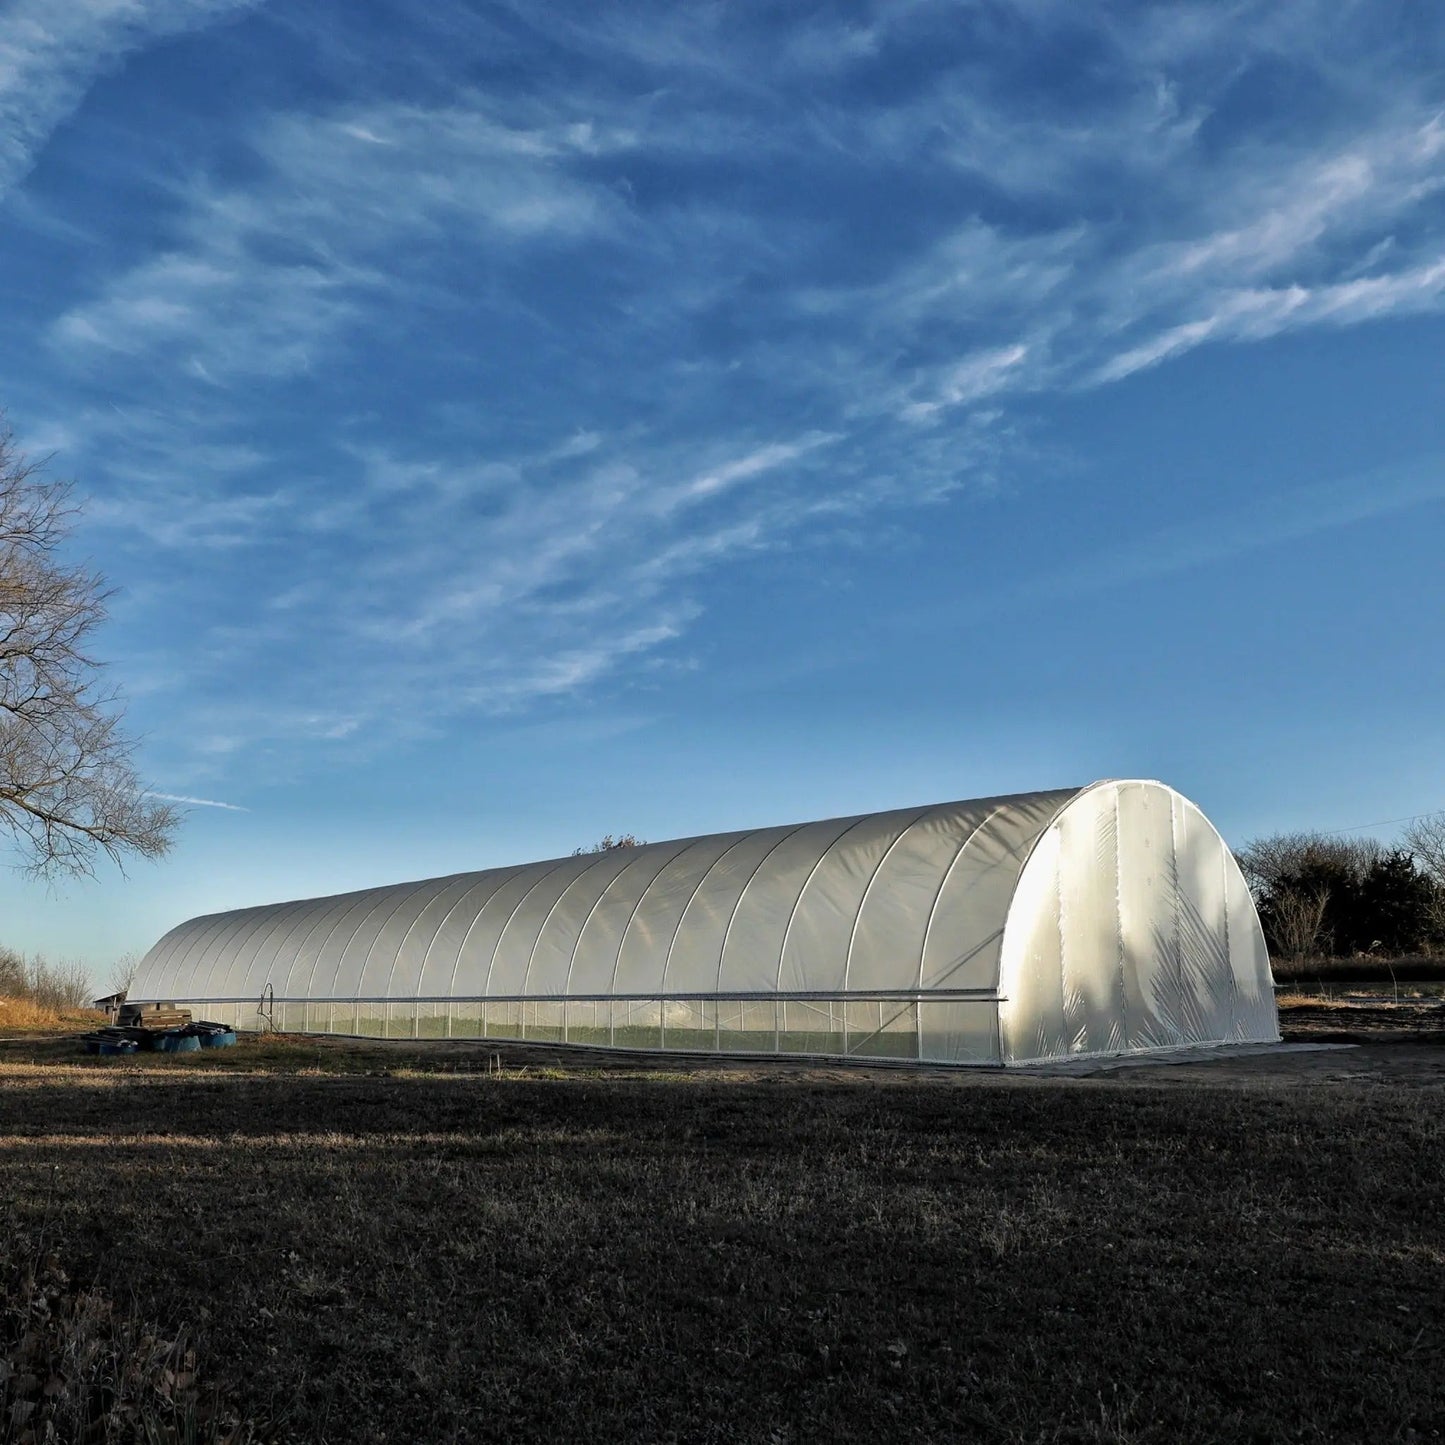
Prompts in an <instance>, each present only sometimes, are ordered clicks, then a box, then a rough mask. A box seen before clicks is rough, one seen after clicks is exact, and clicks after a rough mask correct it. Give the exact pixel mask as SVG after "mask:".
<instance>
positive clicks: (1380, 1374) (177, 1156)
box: [0, 998, 1445, 1445]
mask: <svg viewBox="0 0 1445 1445" xmlns="http://www.w3.org/2000/svg"><path fill="white" fill-rule="evenodd" d="M1442 1013H1445V1011H1442V1010H1441V1009H1440V1007H1439V1006H1438V1005H1435V1004H1429V1003H1424V1002H1416V1001H1404V1002H1401V1003H1398V1004H1396V1003H1394V1002H1389V1003H1379V1002H1371V1001H1368V1000H1364V999H1360V998H1356V999H1339V998H1336V999H1334V1000H1329V1001H1322V1000H1319V999H1313V1000H1307V1001H1301V1002H1299V1003H1295V1002H1292V1001H1285V1002H1284V1003H1283V1006H1282V1008H1281V1020H1282V1025H1283V1029H1284V1032H1285V1035H1286V1039H1287V1040H1289V1041H1290V1042H1291V1043H1293V1044H1295V1045H1307V1046H1309V1045H1336V1046H1337V1045H1342V1044H1344V1045H1354V1046H1353V1047H1324V1048H1319V1047H1305V1048H1299V1047H1296V1048H1289V1047H1286V1048H1283V1049H1273V1050H1269V1049H1266V1050H1254V1051H1248V1052H1238V1053H1231V1052H1225V1053H1222V1054H1220V1055H1219V1056H1217V1057H1209V1058H1207V1059H1200V1058H1193V1059H1185V1060H1183V1061H1174V1062H1167V1063H1166V1062H1150V1063H1147V1064H1141V1063H1140V1062H1139V1061H1137V1060H1102V1061H1097V1062H1095V1063H1093V1064H1091V1065H1090V1066H1089V1068H1088V1072H1087V1073H1085V1074H1083V1075H1081V1076H1072V1077H1071V1076H1063V1075H1060V1074H1059V1073H1057V1072H1055V1073H1053V1074H1049V1073H1042V1072H1033V1073H1028V1072H1020V1071H1013V1072H1005V1071H1002V1070H965V1069H930V1068H918V1067H912V1066H902V1067H894V1068H884V1067H879V1066H877V1065H876V1064H873V1065H856V1066H855V1065H849V1064H845V1063H830V1062H823V1061H819V1062H818V1063H809V1062H806V1061H798V1060H786V1059H780V1060H756V1061H749V1062H742V1061H739V1060H735V1059H719V1058H697V1057H689V1056H682V1055H657V1054H637V1055H630V1056H629V1055H622V1054H610V1053H602V1052H600V1051H591V1050H584V1049H567V1048H559V1047H555V1046H546V1045H539V1044H510V1043H508V1044H501V1043H485V1042H478V1043H470V1042H460V1041H452V1042H411V1041H405V1040H394V1041H379V1040H351V1039H334V1038H316V1037H302V1036H296V1035H292V1036H269V1037H263V1038H262V1037H251V1038H246V1039H244V1040H243V1041H242V1043H241V1044H240V1045H239V1046H238V1047H236V1048H234V1049H226V1050H218V1051H206V1052H204V1053H200V1054H188V1055H155V1054H146V1055H141V1056H139V1057H135V1058H124V1059H99V1058H94V1057H89V1056H86V1055H84V1054H82V1053H79V1052H78V1050H77V1046H76V1043H75V1041H74V1040H73V1039H69V1038H65V1037H58V1036H56V1035H54V1034H50V1035H45V1034H38V1033H36V1034H31V1035H29V1036H14V1035H12V1036H10V1037H9V1038H4V1037H3V1036H0V1441H4V1442H6V1445H9V1440H10V1439H12V1438H13V1439H16V1440H20V1439H24V1438H25V1436H24V1435H23V1434H19V1433H17V1434H14V1435H13V1436H7V1433H6V1424H5V1415H6V1411H7V1410H10V1409H12V1408H13V1407H14V1406H16V1405H18V1406H20V1407H21V1408H22V1410H23V1409H30V1410H31V1411H32V1413H31V1415H30V1416H29V1419H28V1421H27V1422H26V1424H27V1428H30V1427H32V1426H34V1427H37V1428H38V1427H39V1426H40V1425H42V1424H44V1425H48V1424H50V1423H56V1425H57V1433H52V1434H50V1435H44V1434H42V1433H34V1431H32V1434H33V1438H34V1439H36V1440H37V1441H38V1440H40V1439H46V1438H48V1439H81V1438H85V1439H94V1440H96V1441H111V1440H114V1441H117V1442H119V1441H125V1442H130V1441H132V1440H141V1439H145V1440H152V1439H154V1440H177V1441H178V1440H182V1439H185V1440H192V1439H194V1440H213V1441H218V1442H219V1441H221V1440H227V1441H231V1442H236V1445H239V1442H243V1441H258V1442H259V1441H276V1442H283V1441H298V1442H300V1441H305V1442H308V1445H322V1442H334V1445H343V1442H344V1445H361V1442H373V1445H390V1442H393V1441H396V1442H402V1441H405V1442H415V1441H439V1442H440V1441H450V1442H459V1445H460V1442H471V1441H476V1442H483V1441H486V1442H490V1441H494V1440H499V1439H506V1440H509V1441H514V1440H515V1441H538V1442H542V1441H546V1442H548V1445H555V1442H566V1441H572V1440H578V1441H582V1440H586V1441H599V1440H606V1441H612V1440H619V1441H644V1442H653V1441H656V1442H679V1445H681V1442H693V1441H699V1442H716V1445H723V1442H728V1445H731V1442H734V1441H746V1442H759V1445H804V1442H812V1441H817V1442H820V1445H821V1442H824V1441H830V1442H831V1441H836V1440H845V1439H878V1440H888V1441H894V1440H898V1441H919V1442H929V1441H945V1440H947V1441H973V1440H982V1441H997V1442H999V1445H1004V1442H1015V1441H1026V1442H1038V1445H1059V1442H1077V1445H1106V1442H1107V1445H1124V1442H1131V1445H1143V1442H1149V1445H1175V1442H1178V1441H1186V1440H1187V1441H1194V1440H1198V1441H1210V1442H1220V1441H1250V1442H1265V1441H1271V1442H1272V1441H1275V1440H1292V1441H1314V1442H1320V1445H1326V1442H1328V1445H1334V1442H1340V1441H1362V1442H1364V1441H1369V1442H1371V1445H1373V1442H1376V1441H1400V1442H1423V1441H1428V1440H1431V1439H1438V1438H1441V1436H1442V1434H1445V1111H1442V1110H1441V1108H1440V1101H1439V1100H1436V1099H1435V1098H1434V1093H1435V1092H1436V1091H1438V1090H1439V1089H1440V1088H1441V1086H1442V1084H1445V1068H1442V1065H1445V1048H1441V1047H1440V1045H1441V1043H1442V1042H1445V1017H1442ZM27 1299H29V1300H30V1301H31V1303H30V1304H26V1303H24V1302H25V1301H26V1300H27ZM17 1300H18V1301H21V1303H20V1304H19V1305H17V1304H16V1301H17ZM47 1331H48V1333H47ZM37 1341H38V1342H39V1343H38V1344H37V1343H36V1342H37ZM147 1342H149V1343H147ZM156 1342H159V1344H157V1343H156ZM52 1343H54V1344H55V1349H51V1345H52ZM7 1351H8V1352H9V1357H10V1358H11V1359H12V1360H13V1361H14V1362H15V1363H14V1365H13V1367H12V1366H7V1363H6V1362H7ZM45 1351H48V1352H49V1353H48V1354H44V1352H45ZM147 1351H149V1352H150V1353H149V1354H147V1353H146V1352H147ZM157 1351H159V1353H157ZM37 1352H40V1353H42V1354H44V1357H43V1358H40V1359H37V1358H35V1357H36V1355H37ZM148 1359H149V1360H152V1361H154V1362H156V1363H154V1364H153V1365H150V1366H147V1365H145V1361H146V1360H148ZM137 1360H140V1361H141V1364H140V1365H136V1364H135V1361H137ZM77 1361H80V1363H79V1364H77ZM97 1362H99V1363H98V1364H97ZM107 1362H111V1363H107ZM127 1362H130V1363H127ZM7 1369H8V1370H9V1373H8V1374H7ZM97 1370H101V1371H102V1374H104V1372H105V1371H109V1372H110V1373H109V1374H108V1375H105V1378H104V1379H102V1380H100V1382H99V1385H98V1384H97V1375H96V1371H97ZM127 1370H128V1371H129V1374H128V1375H127V1376H125V1378H126V1379H129V1380H130V1382H131V1383H130V1384H125V1379H122V1378H121V1376H122V1375H123V1374H124V1372H125V1371H127ZM105 1380H112V1381H115V1380H119V1381H120V1383H119V1384H116V1385H114V1387H112V1385H110V1384H106V1383H105ZM182 1381H184V1382H185V1383H184V1384H182V1383H181V1382H182ZM107 1390H110V1392H111V1393H110V1394H107V1393H106V1391H107ZM52 1392H53V1393H52ZM67 1402H69V1404H67ZM102 1406H103V1407H105V1408H106V1409H108V1410H109V1411H110V1416H108V1417H107V1418H112V1417H113V1418H114V1420H115V1421H116V1422H118V1423H117V1424H116V1432H115V1433H103V1434H102V1433H96V1432H95V1426H96V1413H95V1412H96V1411H97V1410H98V1409H100V1408H101V1407H102ZM202 1406H204V1407H205V1408H207V1409H208V1410H210V1412H211V1413H210V1414H209V1415H207V1416H206V1417H205V1421H206V1422H208V1423H207V1429H206V1430H203V1431H201V1432H200V1433H197V1432H196V1431H195V1430H194V1429H193V1428H192V1427H191V1426H190V1425H187V1424H186V1423H185V1419H183V1418H182V1417H183V1416H185V1414H186V1412H187V1411H192V1410H193V1408H200V1407H202ZM66 1409H68V1410H69V1412H70V1413H69V1414H68V1415H67V1414H65V1413H64V1412H65V1410H66ZM127 1412H129V1413H127ZM217 1422H222V1423H223V1424H224V1429H221V1428H211V1427H215V1426H217ZM162 1427H164V1428H162ZM172 1427H174V1429H172ZM142 1428H143V1429H144V1431H145V1432H146V1433H141V1431H142ZM106 1429H107V1431H109V1429H110V1427H109V1426H107V1427H106ZM167 1429H171V1430H172V1432H171V1433H166V1430H167Z"/></svg>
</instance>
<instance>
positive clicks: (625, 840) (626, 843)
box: [572, 833, 647, 858]
mask: <svg viewBox="0 0 1445 1445" xmlns="http://www.w3.org/2000/svg"><path fill="white" fill-rule="evenodd" d="M646 842H647V839H646V838H639V837H637V836H636V834H633V833H619V834H618V835H617V837H615V838H614V837H613V836H612V834H611V833H604V834H603V835H602V836H601V837H600V838H599V839H598V840H597V841H596V842H595V843H593V844H592V845H591V847H588V848H574V849H573V850H572V856H573V857H574V858H580V857H581V856H582V855H583V854H584V853H610V852H611V851H612V850H613V849H614V848H641V847H642V846H643V845H644V844H645V843H646Z"/></svg>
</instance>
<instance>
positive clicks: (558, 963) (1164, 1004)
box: [131, 781, 1279, 1065]
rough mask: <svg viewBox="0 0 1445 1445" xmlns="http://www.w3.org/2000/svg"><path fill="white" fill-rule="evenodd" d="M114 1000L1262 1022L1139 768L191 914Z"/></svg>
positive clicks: (634, 1028)
mask: <svg viewBox="0 0 1445 1445" xmlns="http://www.w3.org/2000/svg"><path fill="white" fill-rule="evenodd" d="M131 998H132V999H133V1000H135V1001H140V1002H160V1001H165V1002H174V1003H179V1004H184V1005H186V1006H187V1007H189V1008H190V1009H192V1011H193V1012H196V1013H200V1014H203V1015H204V1016H206V1017H207V1018H214V1019H219V1020H222V1021H224V1022H228V1023H233V1024H237V1025H239V1026H241V1027H243V1028H251V1027H257V1026H258V1025H261V1024H262V1023H271V1024H274V1026H275V1027H277V1028H279V1029H283V1030H288V1031H304V1032H310V1033H337V1034H370V1035H385V1036H388V1037H406V1038H411V1037H421V1038H436V1037H448V1038H499V1039H533V1040H545V1041H548V1042H557V1043H574V1044H591V1045H603V1046H609V1047H614V1048H628V1049H677V1050H686V1051H693V1052H696V1051H703V1052H721V1053H769V1054H771V1053H783V1054H824V1055H839V1056H852V1057H867V1058H883V1059H912V1060H921V1061H927V1062H936V1063H961V1064H994V1065H999V1064H1020V1063H1030V1062H1037V1061H1043V1060H1054V1059H1059V1058H1067V1057H1072V1056H1078V1055H1101V1054H1121V1053H1136V1052H1142V1051H1151V1050H1159V1049H1168V1048H1174V1047H1178V1046H1180V1045H1185V1044H1226V1043H1237V1042H1245V1041H1260V1042H1263V1041H1276V1040H1278V1038H1279V1030H1278V1020H1277V1016H1276V1013H1275V1006H1274V995H1273V989H1272V985H1271V978H1270V971H1269V959H1268V956H1267V954H1266V952H1265V945H1264V938H1263V935H1262V934H1261V931H1260V926H1259V920H1258V918H1257V916H1256V914H1255V909H1254V904H1253V902H1252V901H1251V899H1250V895H1249V890H1248V889H1247V888H1246V886H1245V883H1244V879H1243V877H1242V876H1241V874H1240V872H1239V869H1238V867H1237V866H1236V864H1235V862H1234V859H1233V856H1232V855H1231V854H1230V851H1229V849H1228V848H1227V847H1226V846H1225V844H1224V842H1223V840H1222V839H1221V838H1220V836H1219V834H1218V833H1217V832H1216V831H1215V830H1214V828H1213V827H1212V826H1211V825H1210V824H1209V822H1208V820H1207V819H1206V818H1205V817H1204V815H1203V814H1202V813H1201V812H1200V811H1199V809H1198V808H1197V807H1195V805H1194V804H1193V803H1191V802H1189V801H1188V800H1187V799H1186V798H1184V797H1182V796H1181V795H1180V794H1179V793H1177V792H1175V791H1174V790H1173V789H1171V788H1168V787H1166V786H1165V785H1163V784H1162V783H1157V782H1142V781H1129V782H1117V781H1111V782H1101V783H1095V784H1092V785H1091V786H1089V787H1086V788H1071V789H1064V790H1060V791H1054V792H1040V793H1023V794H1018V795H1015V796H1011V797H999V798H983V799H977V800H973V801H967V802H955V803H938V804H933V805H931V806H927V807H918V808H905V809H899V810H897V811H894V812H886V813H869V814H863V815H859V816H854V817H847V818H831V819H828V820H826V821H823V822H816V823H804V824H799V825H795V826H789V827H775V828H758V829H752V830H749V831H746V832H739V833H720V834H714V835H710V836H707V837H698V838H684V839H680V840H677V841H675V842H668V843H650V844H646V845H643V846H640V847H636V848H617V849H612V850H609V851H607V852H603V853H589V854H583V855H580V856H573V857H569V858H558V859H551V860H548V861H546V862H541V863H527V864H523V865H521V866H519V867H514V868H493V869H488V870H486V871H485V872H476V873H457V874H453V875H451V876H449V877H445V878H432V879H427V880H425V881H422V882H414V883H401V884H397V885H395V886H393V887H383V888H368V889H364V890H362V891H360V892H356V893H346V894H341V895H337V896H333V897H328V898H315V899H306V900H301V901H297V902H290V903H277V904H271V905H267V906H264V907H257V908H243V909H238V910H235V911H233V912H227V913H216V914H209V915H207V916H205V917H201V918H194V919H191V920H190V921H189V922H187V923H183V924H181V925H180V926H179V927H177V928H175V929H172V930H171V932H170V933H168V934H166V936H165V937H164V938H162V939H161V940H160V942H159V943H157V944H156V945H155V947H154V948H152V949H151V950H150V952H149V953H148V954H147V955H146V957H145V958H144V960H143V961H142V963H141V966H140V970H139V973H138V975H137V978H136V982H135V985H134V987H133V988H132V990H131Z"/></svg>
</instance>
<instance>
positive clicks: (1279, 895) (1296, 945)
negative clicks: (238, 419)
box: [1270, 888, 1330, 962]
mask: <svg viewBox="0 0 1445 1445" xmlns="http://www.w3.org/2000/svg"><path fill="white" fill-rule="evenodd" d="M1329 903H1330V891H1329V889H1328V888H1314V889H1310V888H1281V889H1279V890H1278V891H1277V892H1276V893H1275V894H1274V897H1273V899H1272V905H1273V906H1272V907H1271V909H1270V925H1271V930H1270V931H1271V932H1272V933H1273V934H1274V940H1275V943H1276V945H1277V946H1278V948H1279V950H1280V952H1281V953H1284V954H1287V955H1288V956H1289V957H1290V958H1292V959H1294V960H1295V962H1298V961H1299V960H1300V959H1302V958H1308V957H1310V956H1311V955H1312V954H1316V953H1321V952H1323V949H1322V947H1321V945H1322V943H1323V941H1324V940H1323V939H1322V938H1321V933H1322V931H1323V928H1324V922H1325V910H1326V909H1327V908H1328V907H1329Z"/></svg>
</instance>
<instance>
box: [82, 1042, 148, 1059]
mask: <svg viewBox="0 0 1445 1445" xmlns="http://www.w3.org/2000/svg"><path fill="white" fill-rule="evenodd" d="M85 1047H86V1049H87V1050H89V1049H90V1047H91V1044H90V1041H89V1040H88V1039H87V1040H86V1044H85ZM138 1048H140V1045H139V1044H138V1043H136V1041H135V1040H134V1039H98V1040H96V1042H95V1052H96V1053H98V1054H102V1055H113V1054H133V1053H135V1051H136V1050H137V1049H138Z"/></svg>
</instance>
